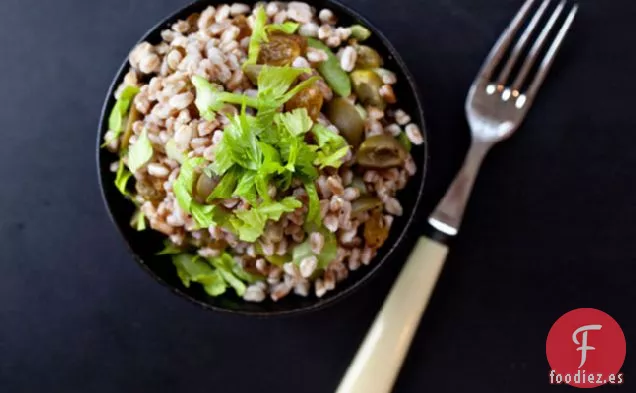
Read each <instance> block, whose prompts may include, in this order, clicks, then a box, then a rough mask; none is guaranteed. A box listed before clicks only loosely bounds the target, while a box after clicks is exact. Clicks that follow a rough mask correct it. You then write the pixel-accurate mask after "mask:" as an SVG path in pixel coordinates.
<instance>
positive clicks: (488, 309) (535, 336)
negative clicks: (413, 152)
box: [0, 0, 636, 393]
mask: <svg viewBox="0 0 636 393" xmlns="http://www.w3.org/2000/svg"><path fill="white" fill-rule="evenodd" d="M183 3H185V2H184V1H178V0H152V1H150V0H134V1H133V0H92V1H80V0H55V1H53V0H51V1H43V0H2V1H0V33H1V34H0V48H1V50H2V56H1V59H2V60H1V61H0V86H1V89H2V97H3V98H2V100H1V101H0V102H1V103H2V104H1V105H0V119H2V123H3V131H2V136H3V139H2V143H0V162H1V164H2V165H0V184H1V186H0V189H1V191H0V239H2V240H1V243H0V255H1V256H0V391H2V392H7V393H9V392H10V393H14V392H15V393H17V392H41V391H48V392H94V393H98V392H108V393H111V392H185V391H216V392H236V393H241V392H303V393H313V392H316V393H324V392H329V391H333V389H334V388H335V386H337V383H338V381H339V378H340V377H341V375H342V374H343V372H344V371H345V369H346V367H347V365H348V363H349V361H350V360H351V358H352V356H353V354H354V353H355V351H356V348H357V346H358V344H359V343H360V341H361V340H362V338H363V336H364V334H365V332H366V330H367V328H368V327H369V325H370V323H371V321H372V319H373V317H374V315H375V313H376V312H377V311H378V309H379V307H380V305H381V302H382V300H383V298H384V296H385V294H386V293H387V291H388V290H389V287H390V285H391V282H392V280H393V279H394V278H395V275H396V274H397V272H398V271H399V265H398V264H397V263H396V264H395V265H393V266H390V267H388V268H386V269H384V270H383V271H382V274H381V275H380V276H378V277H376V279H375V280H373V281H372V283H371V284H370V285H367V286H366V287H365V288H364V289H362V290H361V291H360V292H358V293H357V294H355V295H354V296H352V297H351V298H349V299H347V300H346V301H344V302H342V303H339V304H337V305H335V306H333V307H331V308H329V309H327V310H324V311H321V312H317V313H315V314H310V315H306V316H301V317H295V318H285V319H274V320H258V319H248V318H244V317H234V316H228V315H217V314H214V313H212V312H209V311H204V310H202V309H199V308H197V307H196V306H193V305H192V304H189V303H188V302H186V301H184V300H183V299H180V298H178V297H175V296H174V295H173V294H171V293H170V292H169V291H168V290H166V289H165V288H163V287H162V286H160V285H158V284H157V283H155V282H154V281H153V280H151V279H150V278H149V277H148V276H147V274H146V273H145V272H143V271H142V270H141V269H139V267H138V266H136V264H135V263H133V261H132V259H131V258H130V256H129V255H128V254H127V252H126V250H125V247H124V245H123V243H122V241H121V239H120V237H119V235H118V234H117V233H116V231H115V229H114V227H113V226H112V224H111V222H110V221H109V219H108V217H107V214H106V211H105V209H104V207H103V205H102V201H101V197H100V195H99V190H98V187H97V181H96V170H95V164H94V161H95V160H94V144H95V143H94V142H95V132H96V126H97V120H98V115H99V111H100V108H101V105H102V102H103V98H104V95H105V93H106V90H107V87H108V85H109V83H110V81H111V78H112V76H113V75H114V74H115V72H116V70H117V68H118V67H119V65H120V62H121V60H122V59H123V58H124V56H126V54H127V51H128V50H129V47H130V46H131V45H133V43H134V42H135V41H136V40H137V38H138V37H139V36H140V35H141V34H142V33H143V32H144V31H145V30H146V29H147V28H148V27H150V26H151V25H153V24H154V23H155V22H156V21H157V20H158V19H160V18H162V17H163V16H165V15H167V14H168V13H169V12H170V11H172V10H173V9H175V8H177V7H179V6H180V5H181V4H183ZM347 3H348V4H349V5H351V6H353V7H355V8H356V9H358V10H360V11H361V12H362V13H363V14H364V15H366V16H368V17H369V18H370V19H371V20H372V21H373V22H375V23H376V24H377V25H378V26H379V27H380V28H382V29H383V30H384V31H385V32H386V35H387V36H388V37H389V38H390V39H391V40H392V41H393V43H394V44H395V46H396V47H397V48H398V50H400V51H401V52H402V54H403V57H404V58H405V60H406V62H407V64H408V65H409V66H410V68H411V70H412V71H413V73H414V74H415V76H416V78H417V81H418V82H419V84H420V87H421V89H422V92H423V96H424V101H425V106H426V108H425V109H426V112H427V115H428V129H429V133H430V134H429V135H430V141H431V165H430V177H429V179H428V185H427V195H426V202H425V206H424V213H425V212H426V211H428V210H430V209H431V208H432V206H433V205H434V203H435V201H436V200H437V199H438V198H439V197H440V196H441V195H442V194H443V191H444V188H445V187H446V185H447V184H448V183H449V181H450V179H451V178H452V175H453V173H454V171H455V170H456V169H457V168H458V166H459V165H460V163H461V160H462V156H463V154H464V152H465V149H466V147H467V144H468V129H467V126H466V124H465V120H464V117H463V109H462V108H463V101H464V97H465V93H466V91H467V88H468V86H469V84H470V82H471V80H472V78H473V76H474V73H475V72H476V70H477V68H478V67H479V64H480V63H481V60H482V58H483V57H484V56H485V54H486V53H487V51H488V50H489V48H490V46H491V45H492V44H493V43H494V41H495V39H496V37H497V36H498V34H499V33H500V32H501V31H502V30H503V28H504V27H505V25H506V24H507V22H508V20H509V18H510V17H511V16H512V15H513V14H514V12H515V10H516V9H517V8H518V7H519V6H520V4H521V1H520V0H404V1H398V0H395V1H392V2H388V1H381V0H349V1H347ZM581 3H582V7H581V10H580V13H579V15H578V17H577V20H576V22H575V26H574V28H573V30H572V32H571V34H570V35H569V36H568V38H567V43H566V45H565V47H564V48H563V51H562V52H561V54H560V56H559V58H558V59H557V63H556V64H555V67H554V69H553V71H552V73H551V75H550V76H549V78H548V80H547V84H546V86H545V88H544V89H543V90H542V91H541V94H540V98H539V99H538V101H537V102H536V104H535V106H534V108H533V110H532V112H531V114H530V116H529V117H528V119H527V121H526V123H525V125H524V127H523V128H522V130H521V131H520V132H519V134H517V135H515V136H514V137H513V138H512V139H511V140H510V141H508V142H506V143H505V144H503V145H501V146H499V147H497V149H496V150H495V151H493V152H492V155H490V156H489V157H488V160H487V161H486V163H485V165H484V167H483V171H482V173H481V176H480V178H479V182H478V184H477V186H476V188H475V190H474V195H473V198H472V202H471V204H470V207H469V209H468V212H467V215H466V217H465V224H464V226H463V229H462V233H461V235H460V237H459V238H458V239H457V241H456V242H455V244H454V245H453V248H452V251H451V254H450V256H449V259H448V263H447V266H446V269H445V271H444V272H443V274H442V276H441V279H440V281H439V285H438V286H437V289H436V291H435V294H434V296H433V298H432V302H431V304H430V307H429V309H428V311H427V313H426V315H425V317H424V319H423V321H422V324H421V326H420V328H419V330H418V334H417V336H416V338H415V340H414V342H413V346H412V350H411V352H410V354H409V355H408V358H407V359H406V363H405V365H404V368H403V371H402V373H401V375H400V377H399V380H398V382H397V385H396V388H395V391H396V392H405V393H406V392H453V393H456V392H468V391H484V392H511V391H515V392H533V393H534V392H538V391H547V390H548V389H550V388H551V387H550V386H549V385H548V378H547V372H548V370H549V366H548V364H547V361H546V357H545V340H546V336H547V333H548V330H549V329H550V327H551V325H552V323H554V321H555V320H556V319H557V318H558V317H559V316H560V315H562V314H563V313H565V312H566V311H569V310H571V309H574V308H578V307H595V308H599V309H601V310H604V311H606V312H607V313H609V314H610V315H612V316H613V317H614V318H615V319H617V320H618V322H619V323H620V324H621V325H622V327H623V330H624V332H625V335H626V338H627V344H628V346H627V359H626V362H625V365H624V367H623V371H624V372H625V374H626V380H627V381H629V379H630V377H631V376H632V374H633V375H634V377H636V374H635V373H634V370H635V369H634V365H635V363H634V360H633V359H634V357H633V356H632V353H633V352H632V351H633V350H635V348H634V345H633V343H634V341H633V337H636V313H634V310H633V304H634V301H635V300H636V288H635V286H634V284H633V283H634V275H635V273H636V264H635V262H636V239H635V234H636V230H635V228H634V224H635V221H636V147H635V146H636V116H635V111H634V98H633V91H635V90H636V78H635V77H634V73H635V72H636V57H635V55H634V54H635V53H636V52H635V51H634V48H633V46H634V37H635V35H636V27H634V26H635V25H634V20H636V6H634V5H633V2H632V1H630V0H612V1H601V0H587V1H585V0H582V1H581ZM628 384H629V382H628ZM554 389H555V390H556V389H565V388H563V387H560V388H554ZM602 389H605V388H602ZM619 389H626V390H625V391H630V388H629V387H627V386H625V387H623V388H619ZM631 390H633V389H631Z"/></svg>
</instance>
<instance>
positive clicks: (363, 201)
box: [351, 197, 382, 214]
mask: <svg viewBox="0 0 636 393" xmlns="http://www.w3.org/2000/svg"><path fill="white" fill-rule="evenodd" d="M378 207H382V201H381V200H380V199H379V198H375V197H362V198H359V199H356V200H355V201H353V203H351V213H353V214H358V213H364V212H367V211H369V210H373V209H376V208H378Z"/></svg>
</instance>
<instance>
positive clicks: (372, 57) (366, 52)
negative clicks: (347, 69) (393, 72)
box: [356, 45, 383, 69]
mask: <svg viewBox="0 0 636 393" xmlns="http://www.w3.org/2000/svg"><path fill="white" fill-rule="evenodd" d="M357 52H358V60H357V61H356V68H357V69H367V68H380V67H382V64H383V62H382V57H381V56H380V54H379V53H378V52H377V51H376V50H375V49H373V48H371V47H368V46H366V45H359V46H358V48H357Z"/></svg>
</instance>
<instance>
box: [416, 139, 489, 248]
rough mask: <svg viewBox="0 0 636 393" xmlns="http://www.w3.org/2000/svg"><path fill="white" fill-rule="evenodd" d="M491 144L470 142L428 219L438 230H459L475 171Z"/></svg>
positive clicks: (473, 181) (475, 176)
mask: <svg viewBox="0 0 636 393" xmlns="http://www.w3.org/2000/svg"><path fill="white" fill-rule="evenodd" d="M492 145H493V143H492V142H484V141H480V140H475V139H473V141H472V142H471V144H470V148H469V149H468V153H467V155H466V158H465V160H464V164H463V165H462V168H461V169H460V171H459V172H458V173H457V175H456V176H455V179H454V180H453V182H452V183H451V185H450V187H449V188H448V191H447V192H446V195H445V196H444V198H442V200H441V201H440V202H439V204H438V205H437V207H436V208H435V210H434V211H433V214H431V216H430V217H429V219H428V222H429V224H430V225H431V226H433V227H434V228H435V229H437V230H438V231H440V232H442V233H444V234H446V235H448V236H455V235H456V234H457V232H458V231H459V227H460V224H461V221H462V217H463V216H464V210H465V209H466V205H467V204H468V199H469V198H470V193H471V191H472V189H473V185H474V184H475V179H476V178H477V173H478V172H479V168H480V166H481V163H482V161H483V159H484V157H486V154H487V153H488V151H489V150H490V148H491V147H492Z"/></svg>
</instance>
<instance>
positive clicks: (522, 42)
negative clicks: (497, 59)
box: [497, 0, 550, 86]
mask: <svg viewBox="0 0 636 393" xmlns="http://www.w3.org/2000/svg"><path fill="white" fill-rule="evenodd" d="M549 4H550V0H543V3H541V6H539V9H538V10H537V12H535V14H534V16H533V17H532V19H531V20H530V23H528V26H527V27H526V29H525V30H524V31H523V33H522V34H521V37H519V41H517V43H516V44H515V46H514V48H513V49H512V53H511V55H510V58H509V59H508V62H506V65H505V67H504V68H503V70H502V71H501V73H500V74H499V79H498V82H497V84H498V85H500V86H504V85H505V84H506V82H507V81H508V77H509V76H510V73H511V72H512V68H513V67H514V66H515V64H516V63H517V59H519V56H520V55H521V52H522V51H523V49H524V48H525V47H526V45H527V44H528V41H529V40H530V36H531V35H532V33H533V32H534V30H535V29H536V28H537V26H538V25H539V21H540V20H541V17H542V16H543V14H544V13H545V10H546V8H548V5H549Z"/></svg>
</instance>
